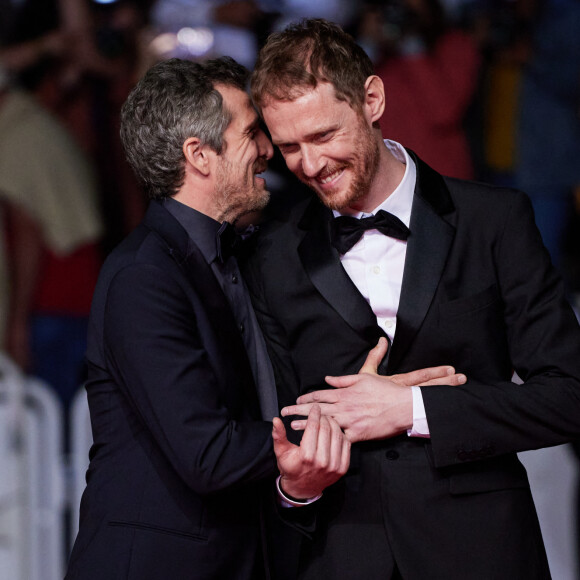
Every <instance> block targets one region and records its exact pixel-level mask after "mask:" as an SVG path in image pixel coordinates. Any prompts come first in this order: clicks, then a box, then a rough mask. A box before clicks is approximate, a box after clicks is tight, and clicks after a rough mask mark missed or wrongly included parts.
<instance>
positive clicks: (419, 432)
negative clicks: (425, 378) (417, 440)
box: [407, 387, 431, 439]
mask: <svg viewBox="0 0 580 580" xmlns="http://www.w3.org/2000/svg"><path fill="white" fill-rule="evenodd" d="M411 392H412V393H413V426H412V427H411V429H407V435H408V436H409V437H424V438H426V439H429V438H430V437H431V434H430V433H429V425H428V424H427V414H426V413H425V403H424V402H423V394H422V393H421V387H411Z"/></svg>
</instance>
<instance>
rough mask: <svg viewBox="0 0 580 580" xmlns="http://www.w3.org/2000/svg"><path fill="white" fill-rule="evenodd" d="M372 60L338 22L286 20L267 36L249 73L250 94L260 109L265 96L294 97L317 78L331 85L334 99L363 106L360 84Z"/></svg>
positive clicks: (314, 85) (367, 73) (281, 98)
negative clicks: (278, 30) (279, 27)
mask: <svg viewBox="0 0 580 580" xmlns="http://www.w3.org/2000/svg"><path fill="white" fill-rule="evenodd" d="M373 74H374V68H373V64H372V62H371V59H370V58H369V56H368V55H367V54H366V53H365V51H364V50H363V49H362V48H361V47H360V46H359V45H358V44H357V43H356V42H355V40H354V38H353V37H352V36H350V35H349V34H347V33H346V32H344V31H343V30H342V28H340V26H338V25H337V24H334V23H332V22H328V21H327V20H323V19H320V18H314V19H309V20H301V21H300V22H297V23H293V24H290V25H289V26H288V27H287V28H285V29H284V30H283V31H281V32H276V33H274V34H272V35H270V37H269V38H268V40H267V42H266V44H265V45H264V47H263V48H262V49H261V50H260V53H259V55H258V60H257V62H256V67H255V69H254V73H253V74H252V82H251V85H252V98H253V100H254V104H255V105H256V107H258V109H259V110H261V108H262V106H263V105H264V102H265V101H266V100H267V99H268V98H273V99H275V100H293V99H295V98H297V97H298V96H300V95H301V94H302V93H303V92H304V91H305V90H310V89H314V88H316V86H317V85H318V83H320V82H328V83H330V84H332V86H333V87H334V90H335V94H336V98H337V99H339V100H341V101H346V102H347V103H348V104H349V105H350V106H351V107H353V108H355V109H359V108H362V106H363V103H364V98H365V89H364V84H365V81H366V80H367V78H368V77H369V76H371V75H373Z"/></svg>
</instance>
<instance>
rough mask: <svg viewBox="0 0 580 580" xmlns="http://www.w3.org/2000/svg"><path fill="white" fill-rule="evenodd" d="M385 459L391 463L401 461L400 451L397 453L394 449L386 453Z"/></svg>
mask: <svg viewBox="0 0 580 580" xmlns="http://www.w3.org/2000/svg"><path fill="white" fill-rule="evenodd" d="M385 457H386V458H387V459H389V460H390V461H395V459H399V452H398V451H395V450H394V449H389V450H388V451H387V452H386V453H385Z"/></svg>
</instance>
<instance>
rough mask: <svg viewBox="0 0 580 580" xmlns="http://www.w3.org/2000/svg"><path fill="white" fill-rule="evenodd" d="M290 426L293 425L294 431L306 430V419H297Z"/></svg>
mask: <svg viewBox="0 0 580 580" xmlns="http://www.w3.org/2000/svg"><path fill="white" fill-rule="evenodd" d="M290 427H292V429H294V431H304V429H306V419H296V421H292V422H291V423H290Z"/></svg>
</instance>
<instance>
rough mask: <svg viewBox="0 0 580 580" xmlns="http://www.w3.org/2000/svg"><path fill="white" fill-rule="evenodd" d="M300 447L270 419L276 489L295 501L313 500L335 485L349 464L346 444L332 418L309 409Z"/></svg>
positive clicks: (276, 419) (313, 406)
mask: <svg viewBox="0 0 580 580" xmlns="http://www.w3.org/2000/svg"><path fill="white" fill-rule="evenodd" d="M310 407H311V408H310V409H309V412H308V420H306V421H304V422H305V428H304V434H303V436H302V441H301V443H300V445H299V446H298V445H294V444H293V443H290V441H288V439H287V438H286V429H285V428H284V423H282V421H281V420H280V419H279V418H278V417H275V418H274V428H273V430H272V439H273V440H274V452H275V453H276V459H277V460H278V469H279V470H280V475H281V476H282V477H281V479H280V486H281V488H282V490H283V491H284V493H286V494H288V495H289V496H291V497H293V498H295V499H308V498H312V497H316V496H317V495H319V494H321V493H322V491H323V490H324V489H325V488H326V487H328V486H329V485H331V484H333V483H334V482H336V481H338V480H339V479H340V478H341V477H342V476H343V475H344V474H345V473H346V471H347V470H348V466H349V464H350V441H349V440H348V439H347V438H346V437H345V435H344V433H343V432H342V431H341V429H340V427H339V426H338V424H337V422H336V421H335V420H334V419H333V418H332V417H325V416H323V415H322V414H321V412H320V407H319V406H318V405H310Z"/></svg>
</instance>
